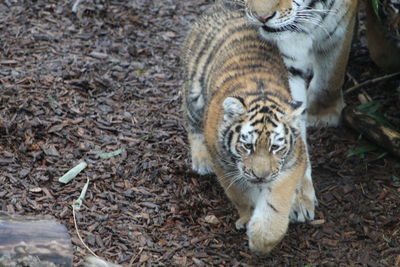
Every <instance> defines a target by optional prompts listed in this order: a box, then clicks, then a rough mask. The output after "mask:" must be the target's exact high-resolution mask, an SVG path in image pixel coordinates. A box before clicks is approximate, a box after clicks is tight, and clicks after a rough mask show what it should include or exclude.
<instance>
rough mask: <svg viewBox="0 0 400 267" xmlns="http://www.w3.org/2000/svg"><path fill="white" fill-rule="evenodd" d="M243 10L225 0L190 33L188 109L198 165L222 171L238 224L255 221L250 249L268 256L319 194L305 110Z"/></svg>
mask: <svg viewBox="0 0 400 267" xmlns="http://www.w3.org/2000/svg"><path fill="white" fill-rule="evenodd" d="M237 10H238V9H237V8H232V7H231V6H230V5H229V4H226V3H224V2H218V3H217V4H214V5H213V6H211V7H210V8H209V9H208V10H207V11H206V12H205V13H204V14H203V15H202V16H201V17H200V18H199V19H198V20H197V21H196V22H195V23H194V24H193V26H192V29H191V30H190V31H189V34H188V36H187V38H186V41H185V43H184V49H183V53H184V55H183V57H184V71H185V84H184V88H183V96H184V101H183V102H184V103H183V107H184V112H185V114H186V118H187V131H188V137H189V142H190V146H191V154H192V167H193V169H194V170H195V171H197V172H198V173H200V174H206V173H211V172H214V173H215V174H216V175H217V178H218V181H219V182H220V184H221V185H222V186H223V187H224V189H225V192H226V194H227V195H228V197H229V198H230V200H231V201H232V202H233V203H234V205H235V206H236V208H237V209H238V211H239V215H240V218H239V220H238V221H237V222H236V227H237V228H242V227H244V226H245V225H247V234H248V236H249V245H250V248H251V249H252V250H253V251H256V252H261V253H267V252H269V251H270V250H271V249H272V248H273V247H274V246H275V245H276V244H277V242H279V241H280V240H281V239H282V238H283V236H284V234H285V232H286V230H287V227H288V223H289V218H290V219H291V220H294V221H304V220H307V219H312V218H313V216H314V198H315V196H314V189H313V186H312V183H310V181H311V179H307V175H310V173H309V171H308V170H309V169H310V168H309V161H308V154H307V148H306V144H305V143H304V141H303V138H302V137H303V136H305V132H304V129H305V127H304V125H305V124H304V122H303V120H302V116H301V114H302V113H303V110H304V108H303V106H302V105H301V103H300V102H296V101H293V97H292V95H291V92H290V89H289V84H288V78H287V70H286V69H285V67H284V64H283V61H282V59H281V56H280V54H279V52H278V51H277V49H276V48H275V47H274V46H272V45H270V44H268V43H267V42H265V41H262V40H261V39H260V37H259V36H258V33H257V29H255V28H254V27H253V26H251V25H250V24H249V23H248V22H247V21H246V20H245V19H244V16H243V13H241V12H240V11H237ZM303 191H304V192H306V193H308V194H309V197H308V198H307V197H304V194H303ZM296 192H299V194H296Z"/></svg>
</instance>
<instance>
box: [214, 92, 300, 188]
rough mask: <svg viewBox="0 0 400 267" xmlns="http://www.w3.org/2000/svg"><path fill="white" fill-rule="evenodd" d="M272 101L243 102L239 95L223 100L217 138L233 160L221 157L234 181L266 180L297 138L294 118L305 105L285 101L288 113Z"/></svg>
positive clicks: (274, 174) (271, 177)
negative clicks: (222, 122)
mask: <svg viewBox="0 0 400 267" xmlns="http://www.w3.org/2000/svg"><path fill="white" fill-rule="evenodd" d="M273 102H274V101H272V102H270V103H268V105H267V104H266V103H265V101H250V103H249V104H245V103H244V100H243V99H242V98H240V97H228V98H226V99H225V101H224V102H223V108H224V126H223V127H222V129H221V130H220V139H221V143H222V144H223V149H224V150H225V151H226V152H227V154H228V155H229V156H230V159H231V161H232V162H228V160H227V159H224V163H225V165H228V166H230V167H233V169H234V170H233V171H231V172H230V173H231V174H232V178H234V179H235V180H234V181H233V182H238V183H241V182H247V183H251V184H261V183H268V182H271V181H273V180H274V179H275V178H276V177H277V176H278V175H279V174H280V172H281V170H282V168H283V167H284V165H285V163H286V159H287V157H288V155H289V154H290V152H291V151H292V149H293V147H294V145H295V142H296V140H297V139H298V135H299V131H298V129H297V125H296V123H297V117H298V116H299V115H300V114H301V113H302V111H303V110H304V108H303V107H302V106H301V102H294V103H287V105H288V106H289V107H290V112H289V114H287V113H285V112H283V110H282V109H281V108H280V107H277V106H276V105H275V104H273ZM226 163H229V164H226Z"/></svg>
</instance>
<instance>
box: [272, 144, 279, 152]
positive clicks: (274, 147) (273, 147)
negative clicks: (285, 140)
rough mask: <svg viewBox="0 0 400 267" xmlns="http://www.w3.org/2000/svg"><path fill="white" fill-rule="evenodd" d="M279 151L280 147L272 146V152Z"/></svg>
mask: <svg viewBox="0 0 400 267" xmlns="http://www.w3.org/2000/svg"><path fill="white" fill-rule="evenodd" d="M278 149H279V146H278V145H272V146H271V150H272V151H275V150H278Z"/></svg>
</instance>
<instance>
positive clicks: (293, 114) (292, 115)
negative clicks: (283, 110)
mask: <svg viewBox="0 0 400 267" xmlns="http://www.w3.org/2000/svg"><path fill="white" fill-rule="evenodd" d="M289 104H290V106H291V107H292V110H291V111H289V112H288V114H286V116H285V119H286V121H288V122H289V121H293V122H295V121H297V119H298V118H300V115H302V114H303V113H304V112H305V111H306V105H304V104H303V102H301V101H291V102H289Z"/></svg>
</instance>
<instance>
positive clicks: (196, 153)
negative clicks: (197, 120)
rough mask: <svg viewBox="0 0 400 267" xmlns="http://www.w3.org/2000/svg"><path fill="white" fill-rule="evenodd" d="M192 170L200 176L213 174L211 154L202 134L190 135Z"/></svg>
mask: <svg viewBox="0 0 400 267" xmlns="http://www.w3.org/2000/svg"><path fill="white" fill-rule="evenodd" d="M189 142H190V151H191V155H192V169H193V170H194V171H195V172H197V173H198V174H201V175H205V174H209V173H213V169H212V166H211V161H210V154H209V152H208V150H207V147H206V144H205V140H204V136H203V134H201V133H189Z"/></svg>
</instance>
